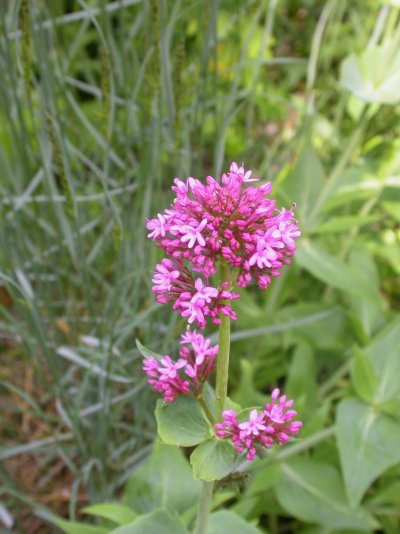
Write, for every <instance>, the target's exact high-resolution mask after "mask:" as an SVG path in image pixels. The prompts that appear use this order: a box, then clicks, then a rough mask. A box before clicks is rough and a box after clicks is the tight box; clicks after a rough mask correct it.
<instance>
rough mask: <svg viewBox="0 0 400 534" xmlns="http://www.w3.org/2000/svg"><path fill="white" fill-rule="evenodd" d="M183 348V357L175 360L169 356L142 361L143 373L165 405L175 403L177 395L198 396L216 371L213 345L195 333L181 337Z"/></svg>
mask: <svg viewBox="0 0 400 534" xmlns="http://www.w3.org/2000/svg"><path fill="white" fill-rule="evenodd" d="M181 343H182V344H184V345H189V346H184V347H182V348H181V349H180V351H179V356H180V358H179V359H178V360H177V361H173V360H172V359H171V358H170V357H169V356H168V355H165V356H162V357H161V358H160V360H159V361H158V360H156V358H155V357H154V356H150V357H148V358H145V359H144V360H143V371H144V372H145V373H146V374H147V376H148V380H147V382H148V383H149V384H150V386H151V387H152V388H153V390H154V391H156V392H158V393H161V394H162V395H163V397H164V401H165V402H173V401H174V400H175V398H176V397H177V396H178V395H191V396H196V395H197V394H198V393H199V391H200V390H201V388H202V386H203V384H204V382H205V381H206V379H207V377H208V375H209V374H210V372H211V371H212V369H213V364H214V359H215V356H216V355H217V353H218V345H211V342H210V340H209V339H205V338H204V337H203V336H202V335H201V334H198V333H197V332H196V331H194V332H189V331H188V332H187V333H186V334H184V335H183V336H182V341H181Z"/></svg>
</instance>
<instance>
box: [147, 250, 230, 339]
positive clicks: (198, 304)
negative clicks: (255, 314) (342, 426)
mask: <svg viewBox="0 0 400 534" xmlns="http://www.w3.org/2000/svg"><path fill="white" fill-rule="evenodd" d="M152 282H153V284H154V285H153V292H154V293H156V294H157V297H156V299H157V301H158V302H160V303H162V304H164V303H166V302H173V305H172V308H173V309H174V310H176V311H178V312H179V313H180V315H182V317H187V321H188V323H189V324H192V323H195V324H197V326H198V327H199V328H204V327H205V324H206V317H210V319H211V320H212V322H213V323H214V324H220V322H221V319H220V318H219V314H222V315H226V316H227V317H230V318H231V319H232V320H235V319H236V314H235V312H234V311H233V310H232V308H231V307H230V306H229V305H228V304H227V301H230V300H233V299H236V298H239V295H238V294H237V293H234V292H233V291H228V289H227V287H228V284H229V282H223V283H222V284H221V286H220V287H219V288H216V287H212V286H209V285H206V284H205V283H204V281H203V279H202V278H201V277H200V276H197V277H195V278H193V277H192V275H191V274H190V272H189V270H188V269H187V268H186V267H185V266H184V265H183V264H182V262H181V261H180V260H175V261H173V260H171V259H168V258H164V259H163V260H162V261H161V263H159V264H157V265H156V271H155V273H154V276H153V278H152ZM206 283H207V282H206Z"/></svg>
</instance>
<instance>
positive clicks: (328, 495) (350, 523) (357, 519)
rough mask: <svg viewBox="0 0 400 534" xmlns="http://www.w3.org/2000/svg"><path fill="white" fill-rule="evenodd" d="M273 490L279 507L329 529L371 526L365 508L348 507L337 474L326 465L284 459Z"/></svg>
mask: <svg viewBox="0 0 400 534" xmlns="http://www.w3.org/2000/svg"><path fill="white" fill-rule="evenodd" d="M275 489H276V495H277V498H278V501H279V504H280V505H281V506H282V508H283V509H284V510H286V511H287V512H288V513H289V514H291V515H293V516H294V517H296V518H297V519H300V520H302V521H307V522H310V523H318V524H319V525H323V526H327V527H330V528H332V529H345V528H354V529H359V530H370V529H371V528H373V527H374V526H375V521H374V520H373V519H372V517H371V516H370V515H369V514H368V513H367V512H366V511H365V510H363V509H362V508H353V509H351V508H350V507H349V505H348V503H347V500H346V495H345V491H344V488H343V485H342V481H341V479H340V476H339V473H338V472H337V470H336V469H335V468H334V467H333V466H332V465H330V464H327V463H322V462H317V461H314V460H311V459H309V458H294V459H293V460H290V461H288V462H285V463H283V464H282V465H281V478H280V480H279V482H278V484H277V486H276V488H275Z"/></svg>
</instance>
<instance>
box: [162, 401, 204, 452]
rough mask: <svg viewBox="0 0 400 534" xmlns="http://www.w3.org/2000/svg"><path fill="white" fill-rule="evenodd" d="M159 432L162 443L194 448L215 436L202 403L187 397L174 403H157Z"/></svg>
mask: <svg viewBox="0 0 400 534" xmlns="http://www.w3.org/2000/svg"><path fill="white" fill-rule="evenodd" d="M155 414H156V419H157V430H158V434H159V436H160V438H161V439H162V441H163V442H164V443H166V444H168V445H178V446H181V447H193V446H194V445H198V444H199V443H201V442H202V441H206V440H207V439H208V438H210V437H211V436H212V435H213V430H212V428H211V426H210V424H209V422H208V421H207V419H206V417H205V415H204V412H203V410H202V408H201V406H200V403H199V402H198V401H197V400H196V399H194V398H192V397H187V396H185V395H180V396H179V397H177V398H176V400H175V401H174V402H171V403H164V402H163V401H162V400H159V401H158V402H157V408H156V412H155Z"/></svg>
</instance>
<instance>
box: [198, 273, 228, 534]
mask: <svg viewBox="0 0 400 534" xmlns="http://www.w3.org/2000/svg"><path fill="white" fill-rule="evenodd" d="M230 274H231V273H230V269H229V266H228V265H225V264H222V263H221V265H220V281H221V283H222V282H226V281H228V280H230ZM230 334H231V320H230V319H229V317H225V315H222V316H221V324H220V326H219V333H218V346H219V348H218V357H217V379H216V386H215V406H216V411H217V415H218V416H219V414H220V413H221V412H222V411H223V409H224V407H225V403H226V397H227V394H228V371H229V348H230ZM199 402H200V404H201V406H202V408H203V410H204V412H205V414H206V415H207V417H208V419H209V420H210V422H213V417H212V415H211V413H210V412H209V410H208V408H207V406H206V403H205V402H204V399H203V398H202V397H201V396H200V397H199ZM213 489H214V482H205V481H204V482H203V483H202V488H201V494H200V501H199V507H198V509H197V517H196V524H195V527H194V534H205V532H206V529H207V520H208V512H209V509H210V504H211V499H212V494H213Z"/></svg>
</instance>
